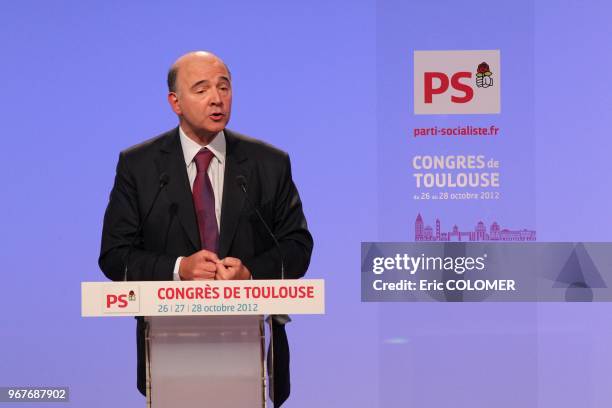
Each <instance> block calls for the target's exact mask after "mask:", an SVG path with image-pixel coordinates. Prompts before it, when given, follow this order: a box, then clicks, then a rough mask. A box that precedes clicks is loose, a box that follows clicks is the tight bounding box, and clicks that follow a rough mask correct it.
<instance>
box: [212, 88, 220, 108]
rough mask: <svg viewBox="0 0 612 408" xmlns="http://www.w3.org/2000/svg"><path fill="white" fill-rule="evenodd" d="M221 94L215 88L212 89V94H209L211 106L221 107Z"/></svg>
mask: <svg viewBox="0 0 612 408" xmlns="http://www.w3.org/2000/svg"><path fill="white" fill-rule="evenodd" d="M221 102H222V101H221V94H220V93H219V90H218V89H217V88H212V92H211V93H210V104H211V105H221Z"/></svg>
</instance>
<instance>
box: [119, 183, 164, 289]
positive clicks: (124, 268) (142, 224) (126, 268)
mask: <svg viewBox="0 0 612 408" xmlns="http://www.w3.org/2000/svg"><path fill="white" fill-rule="evenodd" d="M169 181H170V177H169V176H168V174H167V173H162V174H161V175H160V176H159V187H158V188H157V193H155V197H153V202H151V206H150V207H149V211H147V214H146V215H145V216H144V218H143V219H142V221H141V222H140V224H139V225H138V229H137V230H136V235H134V238H132V241H131V242H130V246H129V247H128V251H127V254H125V264H124V267H123V280H124V281H127V274H128V264H129V263H130V255H131V254H132V250H133V249H134V244H136V240H137V239H138V238H139V237H140V233H141V232H142V229H143V228H144V225H145V223H146V222H147V220H148V219H149V215H151V211H153V207H154V206H155V203H156V202H157V199H158V198H159V194H160V193H161V192H162V190H163V189H164V187H166V185H167V184H168V182H169Z"/></svg>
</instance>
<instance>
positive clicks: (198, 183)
mask: <svg viewBox="0 0 612 408" xmlns="http://www.w3.org/2000/svg"><path fill="white" fill-rule="evenodd" d="M213 156H214V155H213V153H212V152H211V151H210V150H208V149H206V148H204V149H202V150H200V151H199V152H198V154H196V155H195V158H194V159H193V160H195V163H196V168H197V169H198V174H197V175H196V178H195V181H194V182H193V205H194V206H195V210H196V217H197V219H198V229H199V230H200V242H201V243H202V249H207V250H209V251H212V252H214V253H217V251H218V245H219V230H218V228H217V216H216V214H215V193H214V192H213V189H212V184H211V183H210V179H209V178H208V174H207V173H206V172H207V170H208V166H209V165H210V161H211V160H212V158H213Z"/></svg>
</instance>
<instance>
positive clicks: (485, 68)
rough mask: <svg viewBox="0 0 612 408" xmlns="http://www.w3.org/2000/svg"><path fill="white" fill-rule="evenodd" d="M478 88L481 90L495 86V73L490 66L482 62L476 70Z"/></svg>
mask: <svg viewBox="0 0 612 408" xmlns="http://www.w3.org/2000/svg"><path fill="white" fill-rule="evenodd" d="M476 86H477V87H479V88H488V87H490V86H493V73H492V72H491V68H489V64H487V63H486V62H481V63H480V64H478V68H477V69H476Z"/></svg>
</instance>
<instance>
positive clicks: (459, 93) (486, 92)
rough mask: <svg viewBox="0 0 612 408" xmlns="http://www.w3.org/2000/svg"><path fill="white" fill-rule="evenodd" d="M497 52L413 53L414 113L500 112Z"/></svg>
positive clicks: (498, 60)
mask: <svg viewBox="0 0 612 408" xmlns="http://www.w3.org/2000/svg"><path fill="white" fill-rule="evenodd" d="M500 90H501V72H500V54H499V50H485V51H414V113H415V114H417V115H436V114H482V113H500V111H501V103H500V99H501V96H500V95H501V93H500Z"/></svg>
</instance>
